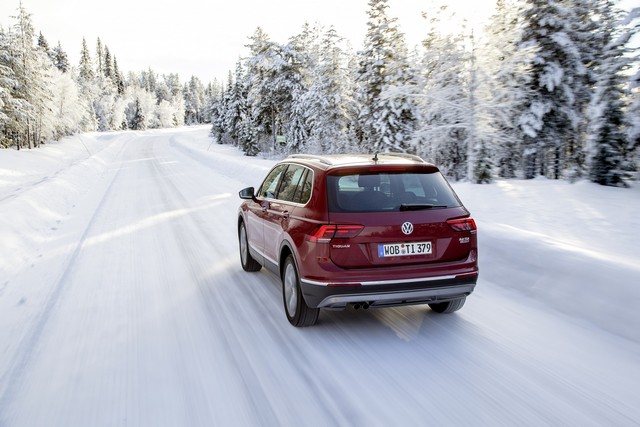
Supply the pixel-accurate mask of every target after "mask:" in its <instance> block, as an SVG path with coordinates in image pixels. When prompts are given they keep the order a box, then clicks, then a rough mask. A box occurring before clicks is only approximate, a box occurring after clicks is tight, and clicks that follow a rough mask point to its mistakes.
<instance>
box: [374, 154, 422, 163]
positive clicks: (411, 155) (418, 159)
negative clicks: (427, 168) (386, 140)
mask: <svg viewBox="0 0 640 427" xmlns="http://www.w3.org/2000/svg"><path fill="white" fill-rule="evenodd" d="M380 154H384V155H385V156H394V157H402V158H404V159H409V160H415V161H416V162H420V163H426V162H425V161H424V159H423V158H422V157H420V156H416V155H415V154H408V153H380Z"/></svg>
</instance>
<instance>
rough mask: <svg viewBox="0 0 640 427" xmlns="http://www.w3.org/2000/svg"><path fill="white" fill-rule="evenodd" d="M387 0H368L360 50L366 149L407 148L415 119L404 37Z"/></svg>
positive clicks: (359, 74)
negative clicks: (391, 13) (390, 12)
mask: <svg viewBox="0 0 640 427" xmlns="http://www.w3.org/2000/svg"><path fill="white" fill-rule="evenodd" d="M388 8H389V6H388V4H387V0H369V10H368V12H367V13H368V16H369V20H368V21H367V35H366V38H365V45H364V50H363V51H361V52H360V53H359V58H360V64H359V72H358V75H357V82H358V86H359V87H358V102H359V107H360V120H361V121H362V130H363V135H362V144H363V149H364V150H365V151H376V152H377V151H387V150H393V151H407V149H408V147H409V140H410V136H411V134H412V131H413V128H414V124H415V122H416V113H415V106H414V105H413V102H414V98H413V95H414V90H413V86H414V85H415V82H413V81H412V80H411V75H412V73H411V70H410V69H409V66H408V61H407V50H406V47H405V43H404V36H403V35H402V33H400V32H399V31H398V29H397V27H396V24H395V22H396V19H395V18H393V19H392V18H389V17H388V16H387V9H388Z"/></svg>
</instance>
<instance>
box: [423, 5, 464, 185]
mask: <svg viewBox="0 0 640 427" xmlns="http://www.w3.org/2000/svg"><path fill="white" fill-rule="evenodd" d="M444 12H445V10H440V11H438V12H436V13H434V14H433V16H430V17H429V16H426V15H425V17H427V18H428V19H429V23H430V28H431V29H432V30H431V31H430V32H429V34H428V36H427V38H426V39H425V40H424V41H423V47H424V48H425V49H424V55H423V58H422V64H421V70H422V73H421V79H422V81H421V82H420V88H421V91H420V95H421V96H420V97H419V100H420V121H419V123H420V126H419V127H418V129H417V131H416V134H415V144H416V148H417V154H419V155H420V156H422V157H424V158H427V159H429V160H431V161H433V162H435V163H436V164H438V165H439V166H440V167H441V168H442V170H443V171H444V173H445V174H446V175H448V176H449V177H450V178H452V179H454V180H460V179H462V178H465V177H467V169H468V168H467V151H468V146H467V144H468V139H469V127H470V126H471V124H470V117H471V115H470V110H471V105H470V102H469V96H468V89H467V85H468V68H467V65H466V64H467V62H468V53H467V52H466V51H465V49H464V43H465V38H464V35H463V34H456V35H446V34H441V33H439V32H438V31H436V30H435V28H437V27H438V23H439V21H440V20H441V19H443V17H442V16H441V14H442V13H444Z"/></svg>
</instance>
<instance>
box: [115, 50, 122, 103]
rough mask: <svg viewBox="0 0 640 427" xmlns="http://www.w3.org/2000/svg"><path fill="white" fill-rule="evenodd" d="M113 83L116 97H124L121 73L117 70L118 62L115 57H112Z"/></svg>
mask: <svg viewBox="0 0 640 427" xmlns="http://www.w3.org/2000/svg"><path fill="white" fill-rule="evenodd" d="M113 81H114V83H115V85H116V90H117V91H118V95H120V96H122V95H124V79H123V78H122V73H121V72H120V69H119V68H118V61H117V59H116V57H115V55H114V56H113Z"/></svg>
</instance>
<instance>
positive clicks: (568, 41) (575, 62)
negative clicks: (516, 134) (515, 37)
mask: <svg viewBox="0 0 640 427" xmlns="http://www.w3.org/2000/svg"><path fill="white" fill-rule="evenodd" d="M571 6H572V4H570V2H569V1H552V2H549V1H547V0H525V8H524V12H523V15H522V19H523V30H522V33H521V39H520V46H521V48H524V49H533V50H534V51H535V55H534V57H533V59H532V62H531V72H530V77H531V80H530V83H529V89H530V91H531V98H530V99H529V100H528V109H527V111H525V113H524V114H523V115H522V116H521V118H520V120H519V124H520V126H521V128H522V130H523V132H524V139H523V148H524V153H523V160H524V176H525V178H533V177H535V176H536V175H544V176H547V177H550V178H556V179H557V178H559V177H560V176H561V173H562V171H563V170H564V168H565V165H566V161H567V150H568V147H569V146H570V143H569V141H573V140H574V139H575V135H576V133H577V132H578V124H579V120H580V119H581V112H580V107H579V105H577V104H576V102H575V101H576V96H577V95H578V93H579V82H581V81H582V79H583V77H584V75H585V73H586V69H585V67H584V64H583V63H582V57H581V52H580V50H579V45H578V44H576V40H577V39H579V37H578V35H577V34H576V33H575V29H576V26H575V25H574V23H575V22H576V20H577V17H576V15H575V13H574V11H573V9H572V7H571Z"/></svg>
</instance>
